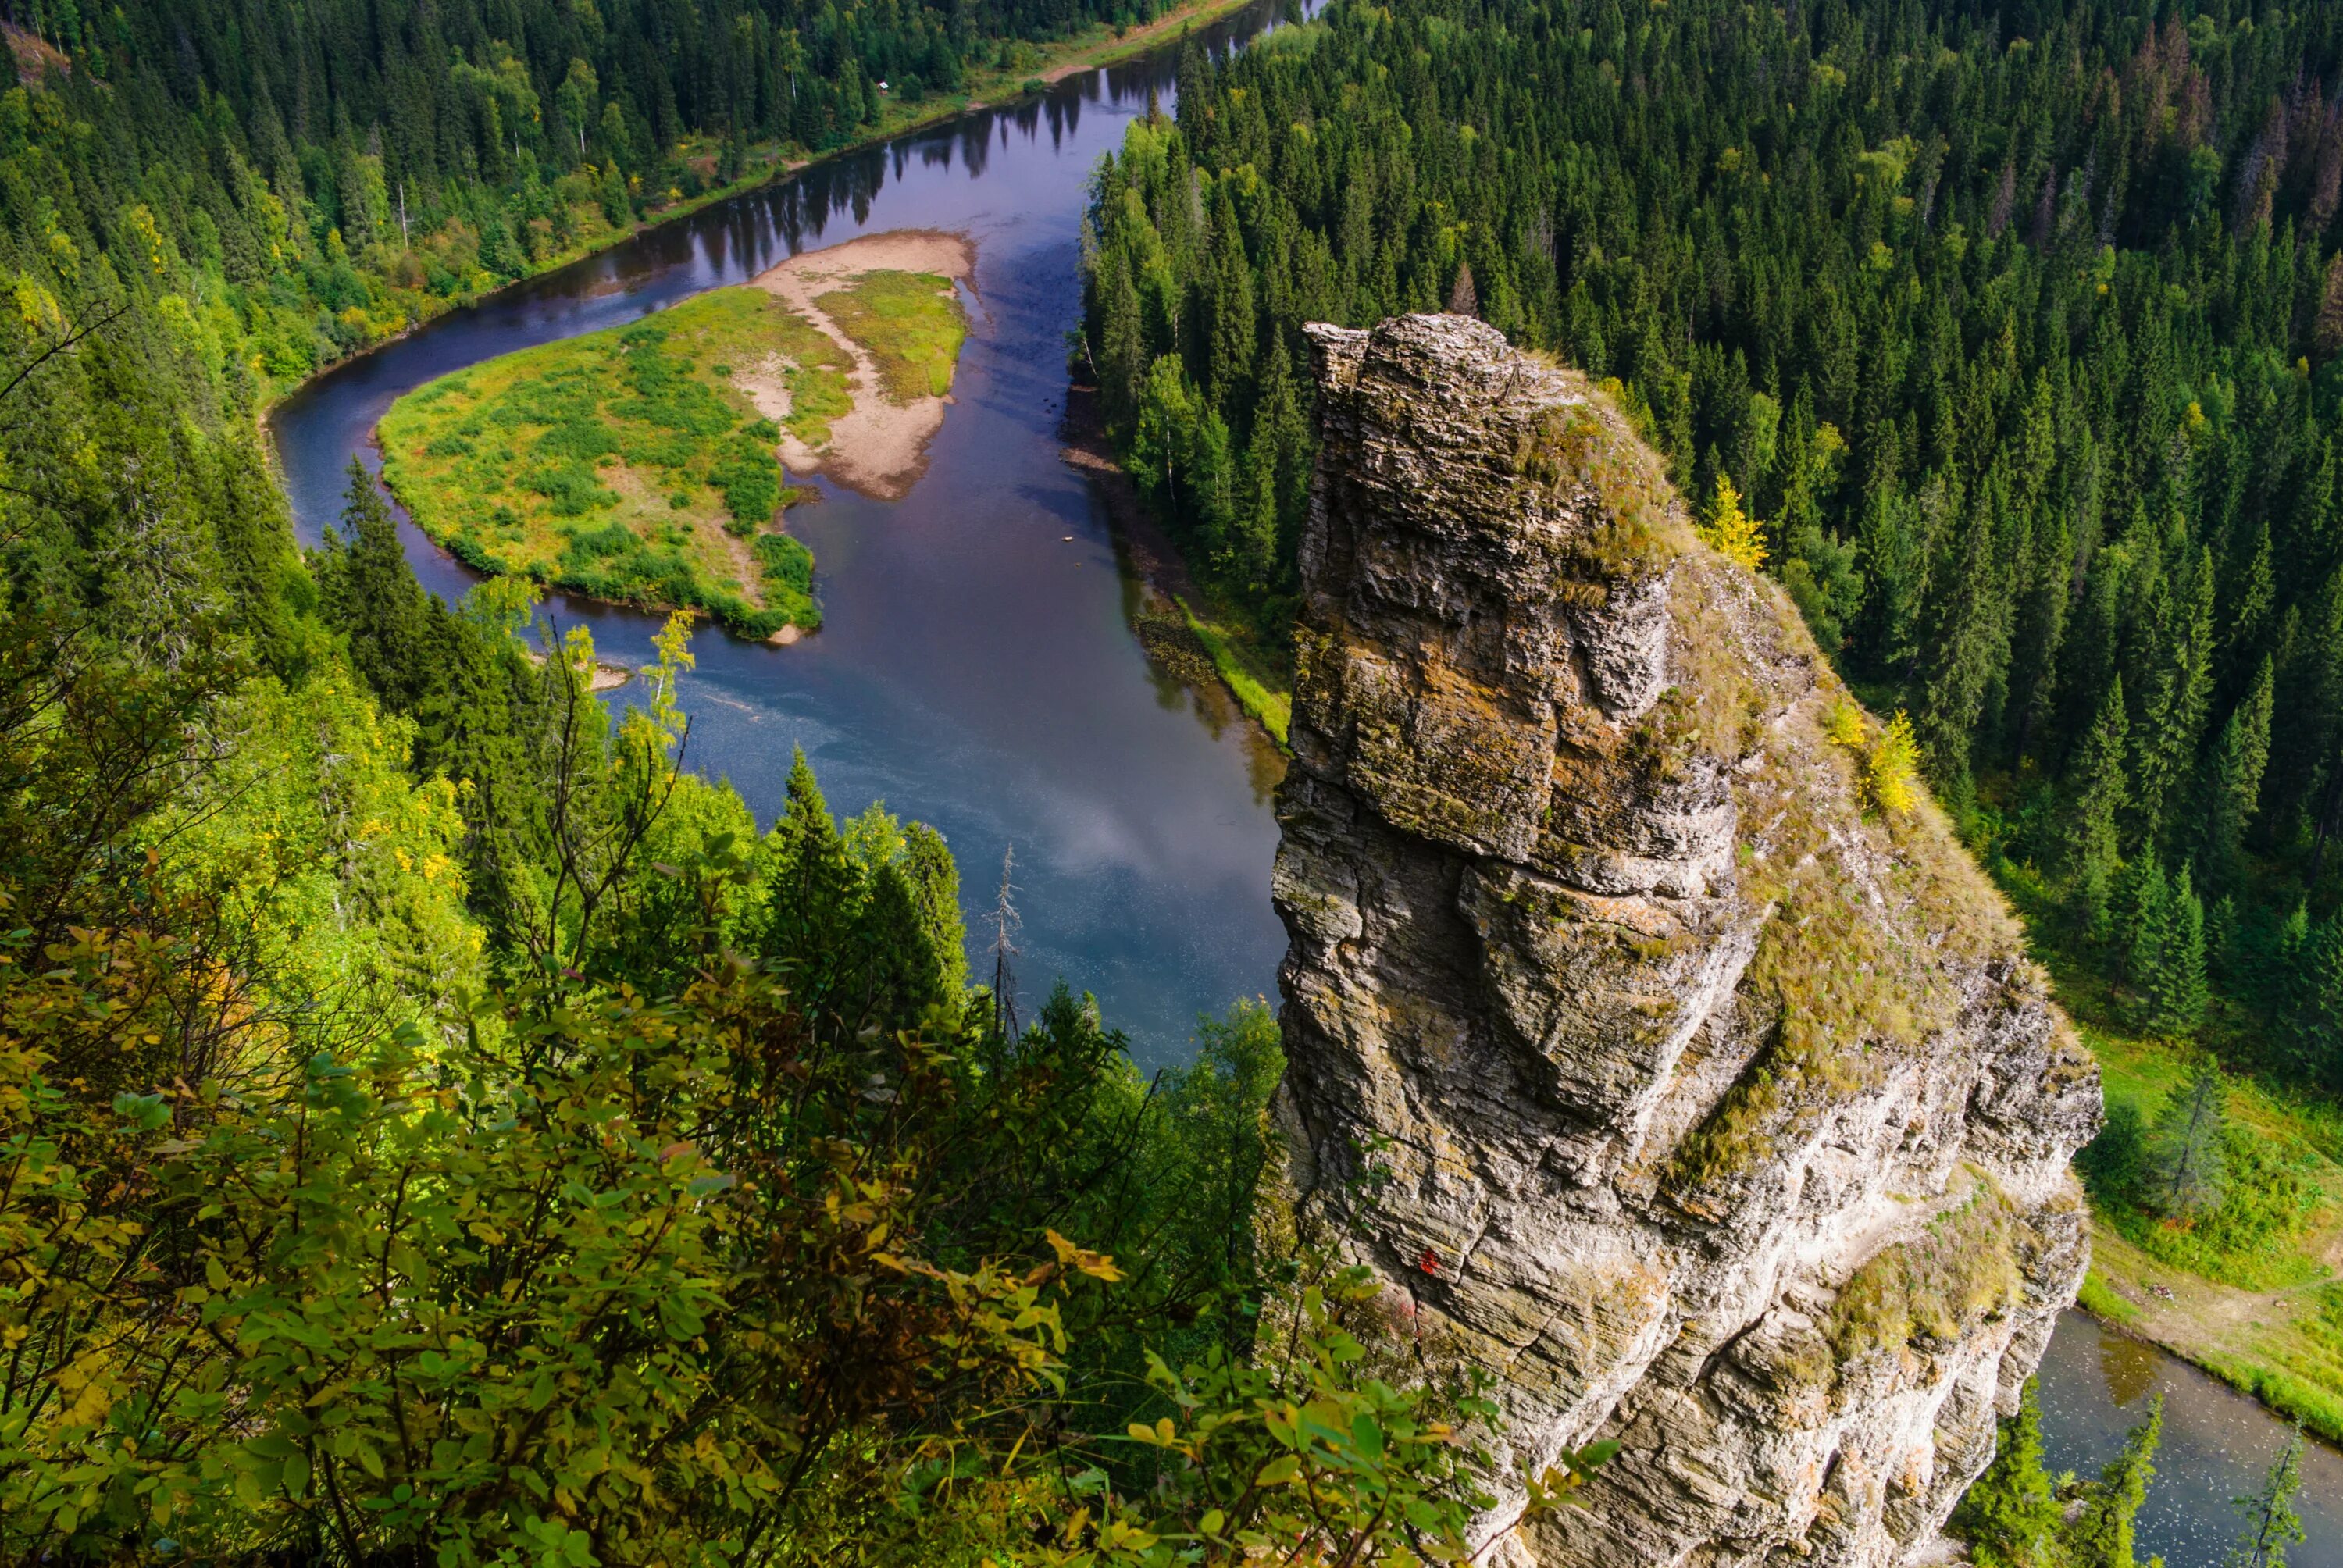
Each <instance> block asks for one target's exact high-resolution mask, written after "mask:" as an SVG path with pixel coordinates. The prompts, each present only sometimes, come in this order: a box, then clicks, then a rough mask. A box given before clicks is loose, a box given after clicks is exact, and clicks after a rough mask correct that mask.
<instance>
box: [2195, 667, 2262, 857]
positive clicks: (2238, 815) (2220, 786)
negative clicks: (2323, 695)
mask: <svg viewBox="0 0 2343 1568" xmlns="http://www.w3.org/2000/svg"><path fill="white" fill-rule="evenodd" d="M2274 678H2275V668H2274V666H2273V664H2272V662H2271V660H2270V659H2269V658H2268V657H2264V658H2263V659H2262V663H2261V668H2260V670H2259V672H2258V673H2257V674H2256V675H2255V677H2254V683H2253V686H2252V688H2251V689H2248V690H2247V693H2246V698H2245V700H2244V701H2242V702H2240V703H2238V704H2237V710H2236V711H2235V712H2233V713H2231V714H2230V715H2229V719H2228V722H2227V723H2226V724H2224V725H2223V726H2222V727H2221V739H2220V740H2219V742H2218V743H2217V744H2216V745H2215V747H2214V749H2213V759H2212V763H2211V766H2210V769H2209V770H2208V772H2207V780H2206V790H2205V796H2206V799H2205V852H2206V860H2207V866H2208V868H2209V869H2211V871H2212V873H2213V879H2214V880H2216V881H2217V882H2219V883H2220V884H2222V885H2227V883H2229V882H2231V881H2233V880H2234V879H2236V878H2237V874H2238V871H2239V869H2240V866H2241V863H2242V861H2243V859H2244V856H2245V836H2246V829H2247V827H2249V826H2250V825H2251V824H2252V822H2253V819H2254V815H2255V813H2256V812H2258V810H2260V809H2261V795H2262V775H2263V773H2264V771H2265V770H2266V769H2268V766H2269V739H2270V719H2271V715H2272V712H2273V710H2274V704H2275V700H2276V686H2275V683H2274Z"/></svg>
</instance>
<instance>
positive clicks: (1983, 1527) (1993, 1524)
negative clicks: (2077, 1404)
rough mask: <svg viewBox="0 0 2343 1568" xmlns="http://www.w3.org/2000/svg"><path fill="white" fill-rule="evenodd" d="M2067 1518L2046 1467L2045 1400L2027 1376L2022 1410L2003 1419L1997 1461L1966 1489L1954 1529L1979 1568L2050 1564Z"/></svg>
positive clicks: (2036, 1567)
mask: <svg viewBox="0 0 2343 1568" xmlns="http://www.w3.org/2000/svg"><path fill="white" fill-rule="evenodd" d="M2064 1518H2065V1514H2064V1513H2063V1512H2062V1511H2061V1509H2060V1508H2059V1506H2058V1499H2057V1495H2056V1493H2054V1492H2053V1491H2052V1490H2051V1485H2050V1477H2049V1475H2048V1473H2046V1471H2044V1469H2043V1468H2042V1404H2041V1401H2040V1400H2039V1399H2038V1398H2037V1397H2036V1382H2035V1380H2034V1379H2033V1378H2027V1379H2026V1386H2025V1388H2024V1389H2023V1390H2021V1391H2020V1392H2019V1393H2018V1396H2017V1413H2016V1415H2014V1416H2011V1417H2010V1418H2009V1419H2008V1420H2006V1421H2005V1422H2002V1423H2001V1432H2000V1441H1999V1442H1996V1444H1995V1446H1994V1452H1993V1463H1992V1464H1991V1465H1989V1466H1987V1467H1986V1473H1984V1474H1983V1475H1981V1476H1979V1477H1977V1479H1976V1482H1975V1483H1972V1484H1971V1485H1970V1487H1969V1489H1968V1491H1967V1492H1966V1493H1963V1494H1962V1496H1961V1501H1960V1505H1959V1507H1958V1508H1957V1509H1956V1511H1955V1512H1954V1514H1953V1518H1952V1521H1951V1523H1952V1528H1953V1529H1954V1531H1955V1532H1956V1533H1958V1534H1959V1535H1960V1536H1961V1537H1962V1538H1964V1539H1965V1540H1966V1541H1967V1542H1968V1544H1969V1556H1970V1560H1971V1561H1972V1562H1974V1563H1976V1564H1977V1568H2045V1557H2046V1553H2047V1552H2048V1550H2049V1549H2050V1548H2051V1547H2052V1546H2053V1544H2054V1543H2056V1539H2057V1533H2058V1526H2059V1524H2060V1523H2061V1522H2062V1521H2063V1520H2064Z"/></svg>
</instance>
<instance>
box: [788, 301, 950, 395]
mask: <svg viewBox="0 0 2343 1568" xmlns="http://www.w3.org/2000/svg"><path fill="white" fill-rule="evenodd" d="M814 303H815V304H817V305H819V306H820V307H822V309H823V310H824V311H826V312H827V313H828V314H829V316H830V319H831V320H832V321H834V322H836V323H837V324H838V327H839V330H840V331H841V332H843V333H845V334H846V335H847V336H848V337H851V338H852V339H854V341H855V342H857V343H860V345H862V347H865V348H867V349H869V350H870V357H871V359H872V360H873V361H874V362H876V364H877V365H878V367H879V382H880V388H881V390H883V391H884V392H885V393H886V395H887V397H888V399H889V400H890V401H891V402H895V403H912V402H916V401H918V400H919V399H920V398H922V397H942V396H943V395H944V394H945V393H947V392H949V391H950V390H951V384H952V367H953V366H954V365H956V364H957V363H958V362H959V360H960V344H961V342H962V341H963V340H964V339H965V338H966V337H968V318H967V317H966V316H965V315H964V314H963V313H962V312H961V310H960V302H959V300H958V299H957V298H956V297H954V296H953V294H952V286H951V283H950V280H949V279H947V278H942V277H938V276H935V275H934V274H932V273H925V272H866V273H864V274H862V275H861V276H859V277H856V278H853V279H851V280H850V282H849V283H848V284H847V286H846V287H844V288H842V289H840V290H838V291H836V292H835V293H830V294H825V295H822V296H820V297H819V298H817V299H816V300H815V301H814Z"/></svg>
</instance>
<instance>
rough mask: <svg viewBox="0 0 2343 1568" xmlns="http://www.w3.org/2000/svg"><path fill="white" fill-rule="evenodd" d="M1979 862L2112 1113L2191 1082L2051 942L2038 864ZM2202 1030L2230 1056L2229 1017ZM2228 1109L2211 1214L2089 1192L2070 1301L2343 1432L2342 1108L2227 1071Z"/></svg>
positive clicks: (2169, 1045) (2089, 964)
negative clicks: (2015, 921) (2022, 933)
mask: <svg viewBox="0 0 2343 1568" xmlns="http://www.w3.org/2000/svg"><path fill="white" fill-rule="evenodd" d="M1983 858H1984V859H1986V862H1987V864H1988V865H1989V866H1990V867H1991V869H1992V870H1993V874H1994V876H1995V879H1996V880H1997V881H1998V882H1999V883H2000V884H2001V886H2002V887H2003V889H2004V890H2006V892H2007V893H2008V894H2009V896H2010V899H2011V900H2012V901H2013V902H2014V903H2016V905H2017V906H2018V908H2019V910H2020V911H2021V912H2022V913H2023V914H2024V916H2025V917H2026V922H2027V924H2028V927H2029V928H2030V930H2031V931H2032V933H2033V939H2034V940H2033V947H2034V951H2035V956H2036V958H2037V959H2038V960H2040V961H2041V962H2042V963H2043V965H2044V966H2045V967H2046V969H2048V970H2050V972H2051V975H2052V979H2053V982H2054V985H2055V989H2056V993H2057V996H2058V1000H2060V1002H2061V1003H2062V1004H2063V1005H2064V1006H2065V1007H2066V1010H2067V1012H2068V1014H2069V1015H2070V1016H2072V1017H2073V1018H2074V1019H2075V1020H2076V1023H2077V1028H2078V1029H2079V1030H2080V1031H2081V1033H2082V1036H2083V1039H2084V1040H2085V1042H2086V1043H2087V1045H2088V1046H2089V1047H2090V1049H2091V1052H2092V1054H2093V1055H2094V1056H2095V1057H2097V1060H2098V1064H2099V1074H2100V1080H2101V1082H2102V1084H2103V1085H2104V1087H2105V1090H2106V1094H2107V1105H2108V1107H2109V1110H2110V1111H2111V1112H2112V1113H2113V1115H2114V1117H2115V1118H2116V1119H2117V1121H2120V1120H2121V1119H2122V1118H2123V1114H2124V1113H2123V1111H2122V1109H2121V1108H2123V1107H2125V1106H2129V1107H2131V1108H2133V1110H2134V1111H2136V1112H2137V1115H2138V1117H2139V1119H2140V1121H2141V1122H2143V1123H2145V1124H2147V1125H2149V1126H2152V1125H2153V1123H2154V1122H2155V1120H2156V1115H2157V1111H2159V1110H2160V1109H2162V1107H2163V1105H2164V1103H2165V1101H2167V1098H2168V1097H2169V1096H2170V1095H2171V1094H2173V1093H2174V1092H2175V1091H2177V1090H2178V1089H2179V1088H2180V1086H2181V1084H2182V1083H2183V1081H2185V1080H2186V1079H2187V1072H2188V1048H2187V1047H2186V1046H2184V1045H2182V1044H2178V1043H2176V1042H2174V1041H2170V1040H2158V1039H2155V1038H2151V1037H2147V1036H2143V1035H2140V1034H2138V1033H2137V1032H2135V1031H2134V1030H2132V1029H2131V1028H2130V1027H2129V1025H2128V1019H2129V1017H2130V1015H2131V1012H2132V1009H2131V1008H2130V1007H2129V1006H2128V1005H2127V998H2126V996H2125V994H2124V993H2123V992H2122V991H2121V990H2119V989H2118V988H2117V986H2116V985H2115V984H2114V983H2113V981H2112V980H2110V978H2109V976H2108V974H2107V970H2106V968H2105V966H2104V965H2103V964H2101V963H2100V962H2098V961H2096V960H2095V958H2094V955H2092V954H2090V953H2088V952H2086V951H2083V950H2079V949H2077V948H2076V947H2074V946H2073V945H2071V944H2069V943H2067V942H2066V941H2063V940H2057V939H2056V933H2057V932H2058V931H2060V930H2062V929H2063V924H2064V922H2063V919H2062V916H2061V913H2060V911H2059V910H2058V908H2057V906H2056V901H2055V900H2054V898H2053V897H2052V890H2051V889H2050V888H2049V887H2048V886H2047V885H2046V882H2045V881H2044V879H2042V878H2041V877H2040V876H2039V875H2038V874H2037V873H2036V871H2035V870H2034V869H2033V868H2031V867H2030V866H2026V865H2020V864H2016V863H2014V862H2012V861H2011V860H2009V859H2006V858H2004V857H2002V856H2000V855H1998V854H1996V853H1994V852H1992V849H1991V847H1990V846H1988V847H1987V852H1986V854H1985V855H1984V857H1983ZM2212 1028H2213V1030H2214V1031H2215V1033H2216V1035H2217V1036H2218V1037H2219V1040H2220V1041H2226V1042H2227V1043H2226V1044H2225V1046H2224V1050H2223V1054H2224V1056H2225V1057H2227V1056H2230V1055H2231V1054H2232V1052H2231V1051H2230V1050H2228V1049H2227V1046H2228V1045H2233V1044H2235V1043H2237V1042H2235V1041H2228V1040H2227V1035H2226V1034H2224V1033H2223V1031H2224V1030H2226V1029H2227V1020H2220V1019H2217V1020H2215V1023H2214V1024H2213V1026H2212ZM2230 1032H2234V1031H2233V1030H2231V1031H2230ZM2217 1042H2219V1041H2217ZM2227 1111H2228V1123H2229V1128H2230V1138H2229V1141H2228V1147H2227V1155H2228V1165H2229V1173H2230V1180H2229V1190H2228V1192H2227V1195H2225V1197H2224V1200H2223V1201H2222V1203H2221V1204H2220V1205H2219V1207H2217V1209H2215V1210H2214V1211H2211V1212H2210V1213H2208V1214H2206V1215H2203V1216H2200V1217H2198V1218H2197V1219H2196V1220H2193V1221H2179V1220H2170V1219H2166V1218H2164V1217H2161V1216H2159V1215H2157V1214H2154V1213H2151V1212H2149V1211H2146V1210H2144V1209H2142V1208H2140V1207H2138V1206H2137V1205H2136V1204H2135V1203H2133V1202H2129V1201H2125V1200H2124V1199H2123V1198H2122V1197H2121V1196H2119V1195H2118V1194H2117V1193H2113V1192H2109V1191H2104V1190H2102V1191H2097V1192H2095V1193H2094V1195H2093V1203H2092V1208H2093V1215H2092V1249H2093V1251H2092V1259H2093V1267H2092V1270H2091V1272H2090V1275H2089V1277H2088V1278H2087V1280H2086V1281H2085V1282H2084V1286H2083V1292H2082V1295H2081V1297H2080V1299H2079V1301H2078V1303H2077V1304H2079V1305H2080V1306H2081V1307H2082V1308H2083V1309H2084V1310H2085V1311H2087V1312H2090V1313H2092V1314H2093V1315H2094V1316H2096V1317H2098V1318H2101V1319H2103V1320H2105V1321H2107V1322H2111V1323H2114V1324H2117V1325H2118V1326H2120V1327H2122V1328H2123V1329H2124V1330H2125V1331H2126V1332H2129V1333H2133V1334H2137V1335H2138V1336H2139V1337H2141V1338H2143V1339H2146V1340H2148V1341H2150V1342H2153V1343H2156V1344H2157V1345H2160V1346H2162V1347H2163V1348H2164V1349H2166V1350H2167V1351H2170V1352H2173V1353H2174V1354H2176V1355H2178V1356H2180V1357H2181V1358H2183V1359H2184V1360H2187V1361H2189V1362H2195V1363H2196V1364H2197V1365H2198V1366H2200V1367H2202V1368H2204V1369H2205V1370H2206V1371H2207V1372H2211V1373H2212V1374H2213V1375H2214V1376H2216V1377H2217V1378H2219V1379H2221V1380H2222V1381H2223V1382H2227V1383H2228V1384H2229V1385H2230V1386H2231V1387H2233V1388H2236V1389H2237V1390H2238V1391H2240V1392H2244V1393H2247V1394H2250V1395H2252V1396H2253V1397H2255V1398H2257V1399H2258V1400H2260V1401H2261V1402H2263V1403H2265V1404H2268V1406H2270V1407H2271V1408H2272V1409H2273V1410H2276V1411H2278V1412H2279V1413H2280V1414H2282V1415H2285V1416H2288V1417H2290V1418H2292V1419H2295V1420H2298V1421H2300V1422H2303V1424H2305V1425H2306V1426H2308V1427H2309V1428H2310V1429H2311V1430H2312V1431H2314V1432H2318V1433H2320V1434H2321V1435H2322V1436H2325V1437H2327V1438H2328V1439H2329V1440H2331V1441H2337V1442H2343V1282H2338V1279H2337V1276H2336V1265H2337V1263H2338V1261H2343V1112H2338V1108H2337V1107H2336V1106H2334V1105H2333V1104H2331V1103H2329V1102H2328V1101H2320V1100H2317V1099H2313V1098H2310V1097H2308V1096H2306V1095H2303V1094H2301V1093H2299V1092H2298V1091H2291V1090H2288V1089H2286V1088H2283V1087H2276V1086H2273V1085H2270V1084H2268V1083H2265V1082H2262V1081H2258V1080H2256V1079H2254V1078H2251V1077H2247V1076H2237V1077H2233V1078H2232V1079H2231V1080H2230V1093H2229V1101H2228V1106H2227ZM2105 1153H2106V1145H2105V1144H2104V1143H2103V1144H2102V1145H2097V1146H2095V1147H2094V1149H2093V1150H2092V1151H2089V1152H2087V1153H2086V1154H2085V1155H2083V1156H2082V1157H2080V1158H2079V1159H2078V1160H2077V1165H2078V1166H2080V1167H2082V1168H2083V1169H2084V1170H2085V1171H2086V1174H2087V1180H2090V1181H2093V1182H2094V1183H2095V1184H2096V1185H2097V1186H2098V1187H2099V1188H2101V1189H2105V1188H2106V1187H2107V1185H2108V1183H2107V1181H2106V1179H2105V1177H2104V1175H2103V1174H2101V1173H2100V1169H2099V1168H2100V1167H2101V1165H2102V1163H2103V1156H2104V1155H2105Z"/></svg>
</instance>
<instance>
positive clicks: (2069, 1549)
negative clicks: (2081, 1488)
mask: <svg viewBox="0 0 2343 1568" xmlns="http://www.w3.org/2000/svg"><path fill="white" fill-rule="evenodd" d="M2163 1436H2164V1396H2163V1395H2162V1394H2157V1396H2156V1398H2155V1400H2154V1401H2153V1402H2150V1403H2149V1405H2148V1407H2147V1420H2146V1421H2144V1422H2140V1424H2139V1425H2137V1426H2136V1427H2134V1428H2132V1431H2131V1435H2130V1436H2129V1437H2127V1438H2126V1439H2125V1440H2124V1445H2123V1452H2121V1453H2118V1454H2117V1455H2116V1456H2115V1458H2113V1459H2111V1460H2109V1461H2108V1462H2107V1467H2106V1468H2105V1469H2103V1470H2101V1471H2100V1472H2099V1479H2098V1481H2097V1483H2096V1484H2094V1485H2093V1486H2092V1488H2091V1489H2090V1491H2089V1493H2087V1495H2086V1496H2085V1498H2084V1501H2083V1506H2082V1509H2081V1511H2080V1512H2078V1513H2077V1514H2076V1515H2075V1517H2074V1519H2073V1521H2072V1522H2071V1523H2068V1524H2067V1525H2066V1529H2065V1530H2064V1531H2063V1532H2061V1538H2060V1545H2061V1546H2062V1547H2063V1548H2064V1549H2065V1550H2064V1553H2063V1556H2064V1558H2065V1563H2064V1564H2062V1568H2137V1564H2138V1562H2139V1559H2138V1558H2137V1556H2136V1555H2135V1554H2134V1553H2133V1547H2132V1543H2133V1533H2132V1523H2133V1521H2134V1520H2135V1519H2137V1517H2138V1515H2139V1505H2140V1504H2141V1503H2145V1502H2146V1501H2147V1483H2149V1482H2150V1481H2152V1480H2154V1479H2155V1478H2156V1448H2157V1443H2158V1442H2160V1441H2161V1440H2162V1438H2163Z"/></svg>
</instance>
